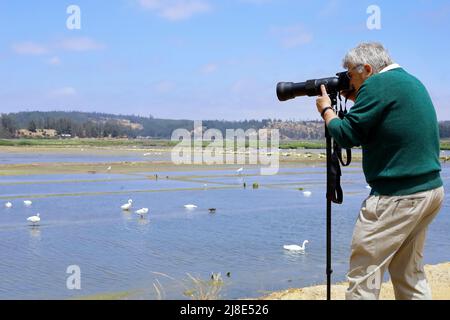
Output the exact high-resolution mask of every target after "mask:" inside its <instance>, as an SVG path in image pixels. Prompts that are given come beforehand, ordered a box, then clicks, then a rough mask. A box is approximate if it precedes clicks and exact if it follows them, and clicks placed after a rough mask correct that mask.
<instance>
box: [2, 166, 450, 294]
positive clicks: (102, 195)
mask: <svg viewBox="0 0 450 320" xmlns="http://www.w3.org/2000/svg"><path fill="white" fill-rule="evenodd" d="M254 171H255V172H252V171H251V169H246V172H245V174H252V173H256V172H257V170H254ZM343 172H344V173H343V174H344V175H343V188H344V191H345V192H346V194H345V198H344V205H341V206H336V205H334V206H333V243H332V247H333V248H332V249H333V269H334V273H333V280H334V281H341V280H344V276H345V273H346V271H347V270H346V269H347V261H348V256H349V250H350V240H351V235H352V231H353V226H354V223H355V219H356V217H357V214H358V210H359V207H360V204H361V202H362V201H363V199H364V198H365V197H367V195H368V193H369V190H367V189H366V188H365V187H366V182H365V181H364V177H363V175H362V172H361V171H360V170H359V169H355V168H350V169H347V168H345V169H344V171H343ZM234 173H235V170H234V169H233V170H230V171H226V170H225V171H221V170H218V171H205V172H198V171H197V172H195V177H191V178H190V176H191V175H192V173H191V172H177V173H167V174H170V175H171V179H159V180H158V181H154V180H146V179H145V178H144V179H142V177H145V173H143V174H142V175H141V176H136V175H133V176H131V175H129V176H128V175H113V178H112V180H111V181H106V182H105V181H92V182H86V181H85V182H70V181H69V182H64V183H60V182H61V180H70V179H71V177H72V178H73V179H74V180H78V179H81V178H82V177H80V176H79V175H76V176H75V175H74V176H71V175H61V176H58V175H52V176H39V177H30V176H28V177H26V176H17V177H8V181H10V183H17V182H27V184H26V185H20V184H11V185H8V184H7V182H6V181H4V180H3V178H2V180H1V181H0V184H1V183H3V185H2V186H1V187H2V194H1V195H0V197H1V200H0V201H2V202H6V201H11V202H13V205H14V206H13V208H11V209H7V208H4V207H0V246H1V250H0V298H12V299H16V298H18V299H20V298H22V299H31V298H38V299H41V298H42V299H55V298H70V297H74V296H88V295H93V294H99V293H114V292H123V291H133V292H134V291H136V292H141V293H140V296H139V297H138V298H149V299H156V298H157V297H158V296H157V294H156V292H155V290H154V286H153V283H154V282H155V281H156V280H157V279H159V280H161V278H158V277H157V276H156V274H158V273H163V274H166V275H169V276H170V277H172V278H173V279H176V280H177V281H178V282H177V281H172V282H170V283H166V284H165V287H164V290H165V297H166V298H168V299H179V298H186V297H185V296H183V287H182V286H180V285H176V283H180V281H181V280H182V279H185V278H186V274H187V273H190V274H194V275H198V276H199V277H203V278H204V279H208V278H209V276H210V275H211V272H216V273H218V272H220V273H222V275H225V274H227V273H228V272H230V274H231V277H230V278H224V281H225V283H226V286H225V287H224V290H225V291H224V297H225V298H240V297H256V296H259V295H261V294H262V292H266V291H272V290H281V289H286V288H290V287H301V286H306V285H311V284H317V283H324V282H325V275H324V270H325V244H326V242H325V196H324V194H325V186H324V178H325V176H324V174H325V171H324V168H323V167H317V168H311V167H310V168H284V169H282V170H280V174H279V175H276V176H242V177H238V176H236V175H235V174H234ZM164 174H165V173H164ZM164 174H163V173H161V176H164ZM442 175H443V177H444V180H445V183H446V187H447V190H450V189H449V187H448V185H447V181H448V177H450V170H449V167H448V166H444V171H443V174H442ZM119 179H121V180H119ZM43 181H45V183H42V182H43ZM244 181H245V182H246V183H247V188H246V189H244V188H243V187H242V184H243V182H244ZM254 182H256V183H258V184H259V189H257V190H254V189H252V188H251V185H252V183H254ZM205 184H207V189H206V190H205V188H204V187H205V186H204V185H205ZM121 187H123V188H124V189H123V190H122V191H123V192H122V193H121V192H119V193H117V194H115V193H108V192H109V191H120V188H121ZM213 187H220V188H218V189H217V188H213ZM301 187H303V188H307V190H309V191H311V192H312V194H311V196H310V197H304V196H303V193H302V192H301V191H299V190H298V189H299V188H301ZM180 188H184V190H180ZM3 192H4V193H3ZM77 192H84V194H83V195H76V193H77ZM68 193H71V194H72V195H70V196H69V195H66V196H61V194H68ZM42 194H45V195H51V194H53V196H46V197H44V198H33V199H32V200H33V206H32V207H31V208H25V207H24V206H23V205H21V204H22V201H23V199H21V198H19V199H8V197H10V196H11V195H24V196H25V195H26V196H27V197H30V198H31V197H32V196H33V195H42ZM74 194H75V195H74ZM55 195H59V196H55ZM130 198H131V199H133V208H132V209H131V210H130V211H128V212H127V211H122V210H121V208H120V206H121V205H122V204H124V203H126V202H127V201H128V199H130ZM186 204H195V205H197V208H195V209H193V210H186V209H185V208H184V205H186ZM449 205H450V202H449V199H448V198H446V199H445V203H444V206H443V209H442V211H441V213H440V214H439V215H438V217H437V218H436V221H435V222H434V223H433V224H432V225H431V227H430V230H429V233H428V240H427V244H426V250H425V262H426V263H438V262H442V261H448V260H450V239H449V234H448V230H449V229H450V216H449V214H448V208H449ZM142 207H148V208H149V209H150V211H149V213H148V215H147V216H144V217H143V218H141V217H140V216H139V215H137V214H135V210H137V209H139V208H142ZM209 208H216V209H217V211H216V213H215V214H210V213H209V210H208V209H209ZM36 212H40V213H41V218H42V221H41V224H40V225H39V226H35V227H32V226H29V225H28V224H27V221H26V218H27V217H28V216H30V215H34V214H35V213H36ZM305 239H308V240H309V241H310V242H309V244H308V245H307V247H306V252H305V254H300V253H298V252H290V251H287V250H285V249H283V245H284V244H291V243H297V244H301V243H302V242H303V240H305ZM69 265H78V266H80V268H81V272H82V278H81V287H82V290H81V291H76V290H75V291H71V290H67V289H66V280H67V274H66V269H67V267H68V266H69ZM161 281H162V280H161Z"/></svg>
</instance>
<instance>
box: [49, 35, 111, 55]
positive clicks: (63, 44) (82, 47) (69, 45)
mask: <svg viewBox="0 0 450 320" xmlns="http://www.w3.org/2000/svg"><path fill="white" fill-rule="evenodd" d="M56 46H57V47H58V48H62V49H64V50H67V51H78V52H82V51H94V50H101V49H103V48H104V47H105V46H104V45H103V44H101V43H99V42H97V41H95V40H94V39H91V38H88V37H75V38H67V39H63V40H62V41H60V42H59V43H57V44H56Z"/></svg>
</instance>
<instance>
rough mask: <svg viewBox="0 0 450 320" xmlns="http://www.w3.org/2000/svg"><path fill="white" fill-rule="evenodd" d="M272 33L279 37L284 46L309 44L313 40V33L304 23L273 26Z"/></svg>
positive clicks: (292, 46)
mask: <svg viewBox="0 0 450 320" xmlns="http://www.w3.org/2000/svg"><path fill="white" fill-rule="evenodd" d="M270 33H271V35H272V36H274V37H276V38H277V39H279V41H280V42H281V45H282V46H283V47H284V48H294V47H298V46H301V45H305V44H308V43H310V42H311V41H312V40H313V35H312V33H310V32H308V31H306V30H305V28H304V27H303V26H302V25H293V26H287V27H273V28H271V30H270Z"/></svg>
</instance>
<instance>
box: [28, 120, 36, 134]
mask: <svg viewBox="0 0 450 320" xmlns="http://www.w3.org/2000/svg"><path fill="white" fill-rule="evenodd" d="M36 129H37V126H36V122H34V120H31V121H30V122H29V123H28V130H29V131H31V132H36Z"/></svg>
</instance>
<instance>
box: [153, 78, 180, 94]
mask: <svg viewBox="0 0 450 320" xmlns="http://www.w3.org/2000/svg"><path fill="white" fill-rule="evenodd" d="M174 88H175V83H173V82H171V81H167V80H162V81H159V82H156V83H155V84H154V85H153V91H155V92H156V93H168V92H170V91H172V90H173V89H174Z"/></svg>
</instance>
